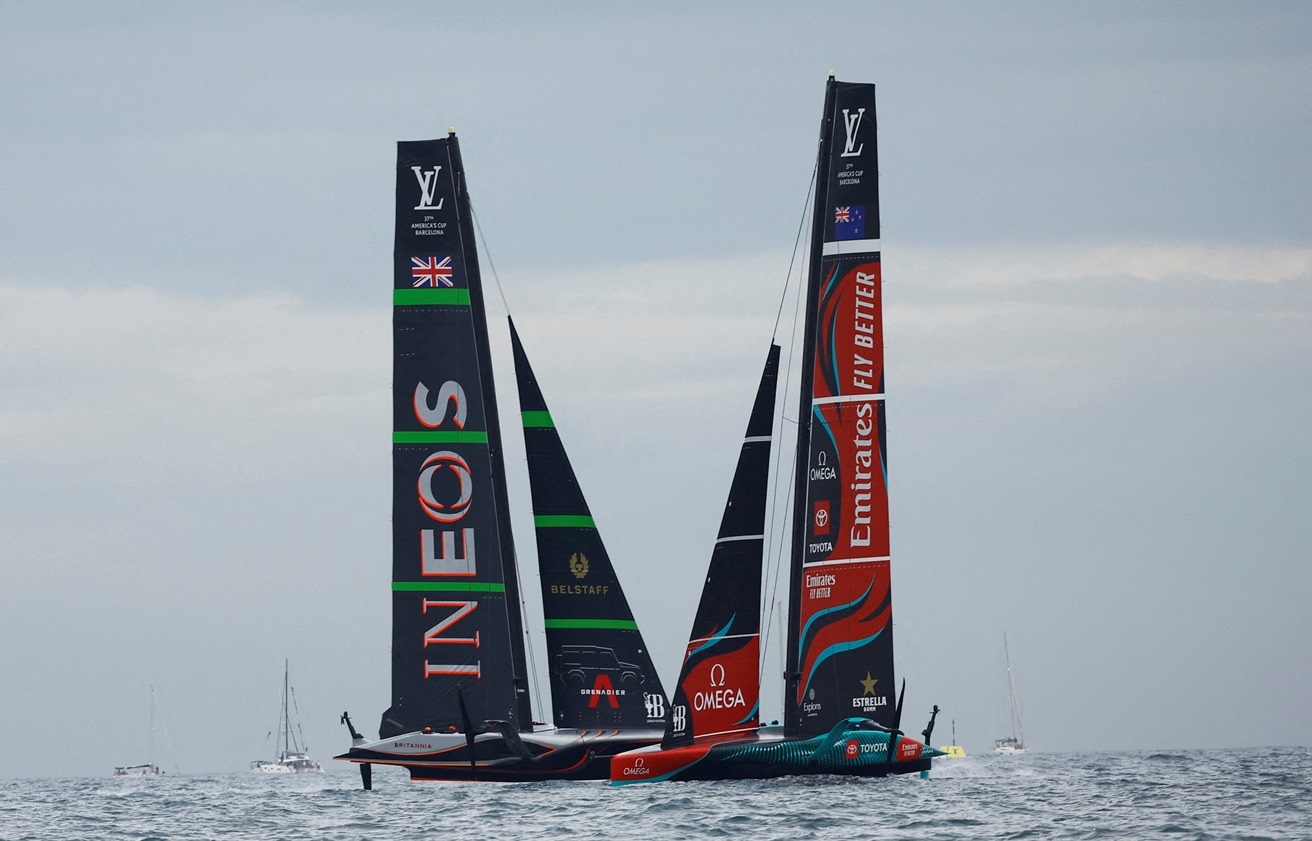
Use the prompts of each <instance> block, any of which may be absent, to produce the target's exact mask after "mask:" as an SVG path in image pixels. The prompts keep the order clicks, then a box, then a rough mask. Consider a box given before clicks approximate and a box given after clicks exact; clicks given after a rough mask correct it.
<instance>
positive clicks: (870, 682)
mask: <svg viewBox="0 0 1312 841" xmlns="http://www.w3.org/2000/svg"><path fill="white" fill-rule="evenodd" d="M876 683H879V678H872V677H871V676H870V672H866V679H865V680H863V681H860V684H861V685H862V686H864V687H865V690H866V691H865V692H862V693H861V694H862V696H865V695H874V694H875V684H876Z"/></svg>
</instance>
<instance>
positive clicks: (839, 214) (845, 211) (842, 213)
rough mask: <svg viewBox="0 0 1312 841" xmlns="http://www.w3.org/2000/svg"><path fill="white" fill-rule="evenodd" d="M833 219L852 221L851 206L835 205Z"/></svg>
mask: <svg viewBox="0 0 1312 841" xmlns="http://www.w3.org/2000/svg"><path fill="white" fill-rule="evenodd" d="M834 221H835V222H851V221H852V208H850V207H836V208H834Z"/></svg>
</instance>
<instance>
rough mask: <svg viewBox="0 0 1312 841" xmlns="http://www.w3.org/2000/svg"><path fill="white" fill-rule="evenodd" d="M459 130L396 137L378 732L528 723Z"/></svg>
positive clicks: (511, 547)
mask: <svg viewBox="0 0 1312 841" xmlns="http://www.w3.org/2000/svg"><path fill="white" fill-rule="evenodd" d="M471 220H472V217H471V214H470V210H469V195H468V192H467V190H466V186H465V181H464V171H463V167H462V165H461V161H460V149H459V146H458V144H457V141H456V138H455V135H454V133H452V134H451V136H449V137H447V138H445V139H443V140H426V141H417V142H402V143H399V144H398V145H397V165H396V241H395V253H394V283H393V290H394V291H393V304H394V306H393V345H394V361H393V366H394V367H393V378H392V390H393V437H392V470H393V500H392V545H393V557H392V706H391V708H390V709H389V710H388V711H387V712H386V713H384V714H383V719H382V724H381V725H380V727H379V731H380V734H381V737H382V738H388V737H390V736H394V735H398V734H401V733H408V732H413V731H416V730H420V729H422V728H425V727H430V728H432V729H433V730H436V731H445V730H447V729H448V728H452V727H455V728H457V729H459V728H460V725H461V715H460V706H459V700H458V696H457V692H458V691H459V692H462V693H463V696H464V700H465V703H466V704H467V705H468V707H469V709H470V711H471V713H472V715H473V716H474V717H476V718H478V719H502V720H506V721H509V722H511V723H512V724H514V725H515V726H517V727H519V728H521V729H523V728H528V727H531V726H532V716H531V711H530V704H529V696H528V690H527V686H526V684H525V681H524V676H525V666H524V635H523V630H522V623H521V620H520V613H519V596H518V592H517V586H516V578H515V560H514V558H515V553H514V544H513V542H512V539H511V533H510V520H509V516H508V508H509V506H508V503H507V496H506V483H505V470H504V467H503V465H502V454H501V440H500V432H499V429H500V427H499V425H498V422H497V410H496V393H495V391H494V388H493V382H492V365H491V354H490V351H489V348H488V336H487V323H486V316H485V313H484V307H483V290H482V284H481V282H480V278H479V271H478V259H477V256H476V254H475V250H474V238H473V226H472V221H471Z"/></svg>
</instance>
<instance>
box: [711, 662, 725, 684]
mask: <svg viewBox="0 0 1312 841" xmlns="http://www.w3.org/2000/svg"><path fill="white" fill-rule="evenodd" d="M716 669H719V670H720V671H719V677H716V671H715V670H716ZM711 686H724V666H722V665H721V664H719V663H716V664H715V665H714V666H711Z"/></svg>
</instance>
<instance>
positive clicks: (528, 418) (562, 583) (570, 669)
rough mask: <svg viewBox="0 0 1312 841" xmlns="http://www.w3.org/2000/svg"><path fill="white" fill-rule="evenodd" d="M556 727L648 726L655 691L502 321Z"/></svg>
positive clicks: (595, 535) (642, 650)
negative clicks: (515, 390)
mask: <svg viewBox="0 0 1312 841" xmlns="http://www.w3.org/2000/svg"><path fill="white" fill-rule="evenodd" d="M510 341H511V347H512V349H513V351H514V356H515V379H516V382H517V383H518V386H519V408H520V413H521V417H522V418H523V422H524V450H525V455H526V457H527V459H528V478H529V485H530V487H531V489H532V496H533V525H534V529H535V532H536V535H537V544H538V573H539V575H540V577H541V582H542V615H543V619H544V622H545V624H546V632H547V662H548V666H547V670H548V673H549V674H550V675H551V706H552V709H553V710H554V712H555V717H554V723H555V724H556V726H557V727H577V728H592V727H619V728H632V727H653V726H659V725H660V724H661V723H662V721H663V719H664V717H665V692H664V690H663V689H662V688H661V682H660V676H659V675H657V673H656V668H655V667H654V666H653V665H652V661H651V655H650V654H649V653H648V651H647V646H646V644H645V643H644V642H643V640H642V633H641V631H639V630H638V623H637V622H635V621H634V619H633V612H632V611H631V610H630V609H629V603H628V600H627V599H625V597H624V590H623V589H622V588H621V587H620V581H619V577H618V576H617V575H616V574H615V568H614V567H613V566H612V565H611V561H610V555H609V554H608V553H607V552H606V547H605V545H604V544H603V543H602V540H601V533H600V532H599V531H598V530H597V524H596V523H595V522H594V521H593V519H592V512H591V510H589V508H588V503H587V500H585V499H584V497H583V490H582V488H580V487H579V482H578V479H577V478H576V477H575V475H574V468H573V467H572V466H571V465H570V462H569V456H568V454H566V452H565V446H564V444H563V443H561V440H560V434H559V433H558V432H557V430H556V425H555V422H554V421H553V420H552V418H551V412H550V411H549V410H548V409H547V402H546V400H545V398H543V396H542V390H541V389H540V388H539V387H538V381H537V377H536V376H534V374H533V369H532V367H531V366H530V365H529V361H528V355H527V354H526V353H525V352H524V345H523V343H522V342H521V341H520V338H519V333H518V332H517V331H516V330H515V323H514V321H513V320H512V321H510Z"/></svg>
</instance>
